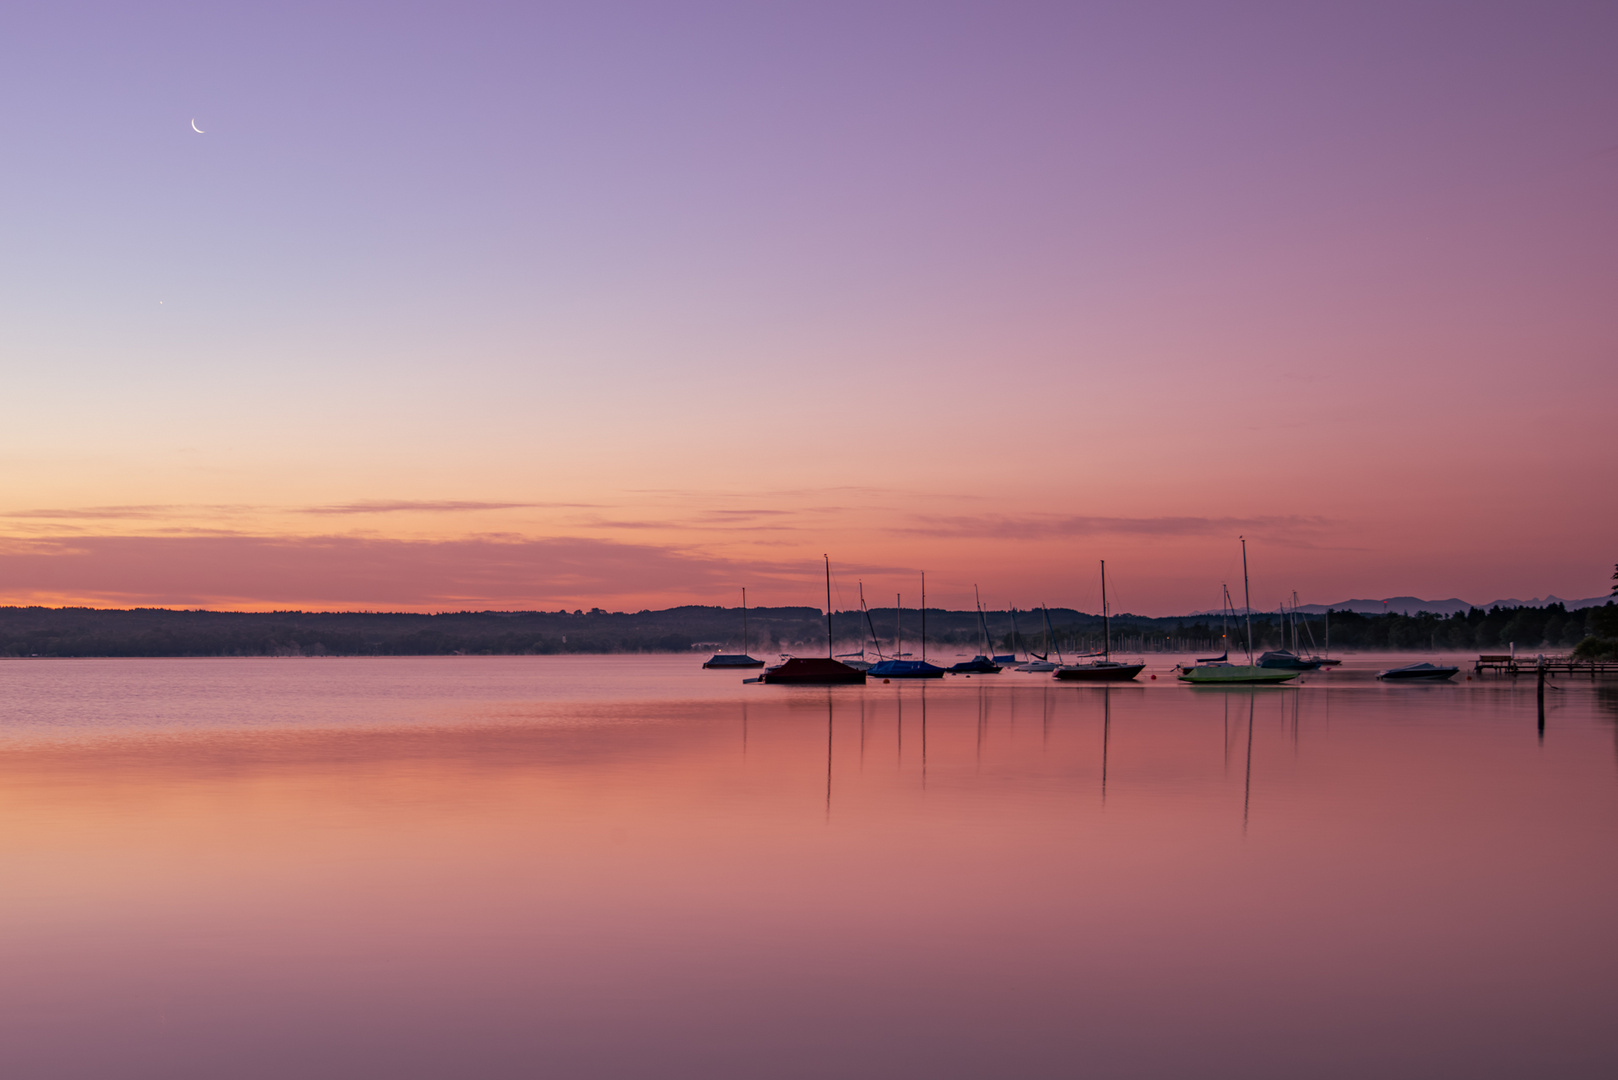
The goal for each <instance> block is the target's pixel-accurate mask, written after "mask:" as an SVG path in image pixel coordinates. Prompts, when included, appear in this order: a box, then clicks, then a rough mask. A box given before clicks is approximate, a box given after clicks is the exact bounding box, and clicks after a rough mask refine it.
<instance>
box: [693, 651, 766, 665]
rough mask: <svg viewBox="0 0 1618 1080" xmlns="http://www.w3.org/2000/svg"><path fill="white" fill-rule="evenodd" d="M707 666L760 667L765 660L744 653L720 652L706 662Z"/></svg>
mask: <svg viewBox="0 0 1618 1080" xmlns="http://www.w3.org/2000/svg"><path fill="white" fill-rule="evenodd" d="M702 666H703V667H705V668H760V667H763V666H764V661H762V660H755V659H753V658H752V657H751V656H748V655H746V654H744V653H719V654H718V655H716V656H715V657H714V658H713V659H711V660H709V661H708V662H707V663H706V664H703V665H702Z"/></svg>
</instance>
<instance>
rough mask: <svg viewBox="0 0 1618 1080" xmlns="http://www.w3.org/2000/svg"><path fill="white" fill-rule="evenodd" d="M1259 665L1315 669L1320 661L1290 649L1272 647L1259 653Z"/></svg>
mask: <svg viewBox="0 0 1618 1080" xmlns="http://www.w3.org/2000/svg"><path fill="white" fill-rule="evenodd" d="M1258 666H1259V667H1262V668H1283V669H1285V670H1288V671H1314V670H1315V669H1316V668H1318V667H1319V666H1320V662H1319V661H1318V660H1311V659H1308V658H1306V657H1302V656H1299V655H1298V654H1297V653H1295V652H1292V651H1291V650H1290V649H1271V650H1270V651H1269V652H1266V653H1260V654H1259V658H1258Z"/></svg>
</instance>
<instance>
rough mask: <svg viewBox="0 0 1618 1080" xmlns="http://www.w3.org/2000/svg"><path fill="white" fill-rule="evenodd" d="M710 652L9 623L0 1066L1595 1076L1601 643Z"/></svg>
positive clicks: (1607, 793) (121, 1073)
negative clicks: (1515, 669) (1209, 680)
mask: <svg viewBox="0 0 1618 1080" xmlns="http://www.w3.org/2000/svg"><path fill="white" fill-rule="evenodd" d="M1409 659H1410V658H1402V659H1401V660H1400V661H1399V662H1401V663H1403V662H1408V661H1409ZM698 663H700V658H691V657H684V656H675V657H668V656H651V657H639V656H607V657H446V658H419V659H408V658H401V659H327V660H268V659H252V660H16V661H9V662H6V663H4V664H0V688H3V690H4V704H3V705H0V858H3V864H0V865H3V866H4V873H3V874H0V915H3V918H0V1075H4V1076H7V1077H19V1078H22V1077H27V1078H32V1077H64V1078H67V1077H72V1078H77V1077H98V1078H99V1077H113V1076H116V1077H154V1078H156V1077H165V1078H174V1077H186V1078H189V1077H222V1076H231V1077H252V1078H256V1077H290V1076H298V1077H356V1076H379V1077H380V1076H387V1077H448V1076H460V1077H479V1078H486V1077H502V1078H503V1077H536V1076H546V1077H640V1076H645V1077H765V1076H769V1077H827V1076H849V1077H909V1076H916V1077H923V1076H925V1077H984V1076H1006V1077H1009V1076H1016V1077H1047V1076H1048V1077H1072V1076H1089V1077H1186V1076H1199V1077H1210V1076H1212V1077H1298V1076H1312V1077H1322V1076H1323V1077H1339V1076H1340V1077H1363V1076H1371V1075H1375V1076H1381V1077H1434V1076H1467V1077H1517V1076H1524V1075H1541V1076H1556V1077H1584V1076H1591V1077H1596V1076H1601V1077H1606V1076H1612V1075H1618V1025H1615V1023H1614V1021H1613V1016H1614V1015H1615V1007H1618V902H1615V901H1618V742H1615V733H1618V686H1613V685H1611V684H1610V683H1609V684H1600V683H1589V682H1584V681H1579V680H1576V679H1574V680H1568V679H1559V680H1557V681H1558V683H1559V684H1561V685H1562V686H1563V688H1562V689H1557V690H1554V691H1552V692H1550V693H1549V694H1548V695H1547V712H1546V725H1545V731H1544V735H1543V738H1541V736H1540V733H1539V731H1538V725H1537V712H1536V701H1535V686H1534V682H1533V680H1532V679H1528V678H1524V679H1520V680H1518V681H1517V682H1516V683H1515V684H1513V683H1512V682H1511V681H1510V680H1508V679H1503V678H1485V679H1479V680H1476V681H1471V682H1466V681H1462V680H1463V679H1464V673H1463V676H1461V677H1459V678H1458V679H1457V681H1456V682H1455V683H1454V684H1450V685H1440V686H1419V685H1391V686H1390V685H1384V684H1380V683H1377V682H1375V681H1374V680H1372V679H1371V678H1370V677H1369V674H1370V671H1371V670H1373V669H1374V668H1375V667H1376V666H1388V664H1387V663H1383V664H1381V665H1378V664H1377V663H1376V662H1375V661H1373V660H1370V659H1367V660H1364V661H1360V662H1351V663H1350V664H1349V665H1346V666H1347V667H1349V668H1350V670H1346V671H1340V672H1337V673H1334V674H1332V675H1329V676H1327V675H1315V676H1310V677H1308V678H1307V679H1306V681H1305V684H1304V685H1301V686H1289V687H1281V688H1276V687H1264V688H1257V689H1249V688H1191V687H1187V686H1184V685H1180V684H1176V683H1175V682H1174V681H1173V679H1172V676H1171V674H1170V673H1169V671H1168V667H1169V663H1170V661H1168V660H1164V659H1161V658H1154V659H1153V661H1152V666H1151V667H1150V668H1149V673H1155V674H1157V676H1158V679H1157V681H1155V682H1154V681H1150V680H1149V679H1148V678H1147V676H1145V675H1143V676H1142V680H1143V681H1142V682H1141V683H1140V684H1136V685H1125V686H1120V687H1114V688H1112V689H1110V690H1108V689H1104V688H1101V687H1091V686H1075V685H1067V684H1059V683H1056V682H1054V681H1053V680H1051V679H1049V677H1048V676H1036V675H1025V674H1016V673H1012V672H1006V673H1004V674H1001V675H998V676H986V677H977V678H972V679H957V678H952V679H947V680H944V681H941V682H933V683H931V684H930V685H929V684H922V683H908V684H905V683H896V684H888V685H884V684H881V683H872V684H870V685H867V686H865V687H836V688H830V689H825V688H820V689H816V688H786V687H769V686H759V685H745V684H743V683H742V681H741V680H742V678H743V677H744V674H751V673H741V674H739V673H736V672H705V671H701V670H699V669H697V667H696V665H697V664H698ZM1467 670H1469V669H1467Z"/></svg>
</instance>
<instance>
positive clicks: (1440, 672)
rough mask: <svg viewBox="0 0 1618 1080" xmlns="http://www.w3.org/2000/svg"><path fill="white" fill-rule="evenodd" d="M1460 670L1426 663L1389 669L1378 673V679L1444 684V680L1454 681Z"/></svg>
mask: <svg viewBox="0 0 1618 1080" xmlns="http://www.w3.org/2000/svg"><path fill="white" fill-rule="evenodd" d="M1460 670H1461V669H1460V668H1454V667H1439V666H1438V665H1436V664H1429V663H1426V662H1423V663H1420V664H1409V665H1406V666H1405V667H1396V668H1389V669H1388V670H1387V671H1379V672H1377V675H1376V677H1377V678H1379V679H1386V680H1388V681H1389V682H1413V681H1417V680H1422V681H1426V682H1442V681H1443V680H1444V679H1453V678H1454V677H1455V673H1456V672H1458V671H1460Z"/></svg>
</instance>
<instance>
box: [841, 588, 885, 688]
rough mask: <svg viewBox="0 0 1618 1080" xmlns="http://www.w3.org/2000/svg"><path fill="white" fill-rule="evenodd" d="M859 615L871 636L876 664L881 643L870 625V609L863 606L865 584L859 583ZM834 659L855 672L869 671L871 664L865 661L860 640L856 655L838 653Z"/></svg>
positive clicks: (863, 645)
mask: <svg viewBox="0 0 1618 1080" xmlns="http://www.w3.org/2000/svg"><path fill="white" fill-rule="evenodd" d="M860 614H861V615H862V616H864V617H865V626H866V629H867V630H869V631H870V634H871V644H872V645H873V646H874V647H875V648H876V658H877V661H878V662H881V660H882V643H881V642H880V641H878V640H877V637H876V627H875V626H874V625H872V623H871V609H870V608H868V607H866V606H865V582H863V581H862V582H860ZM836 659H838V660H841V661H842V662H843V663H845V664H847V665H848V666H849V667H851V668H853V669H855V670H856V671H870V670H871V667H872V664H871V662H870V661H869V660H867V659H865V639H864V638H861V639H860V651H859V652H857V653H852V652H851V653H838V654H837V657H836Z"/></svg>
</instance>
